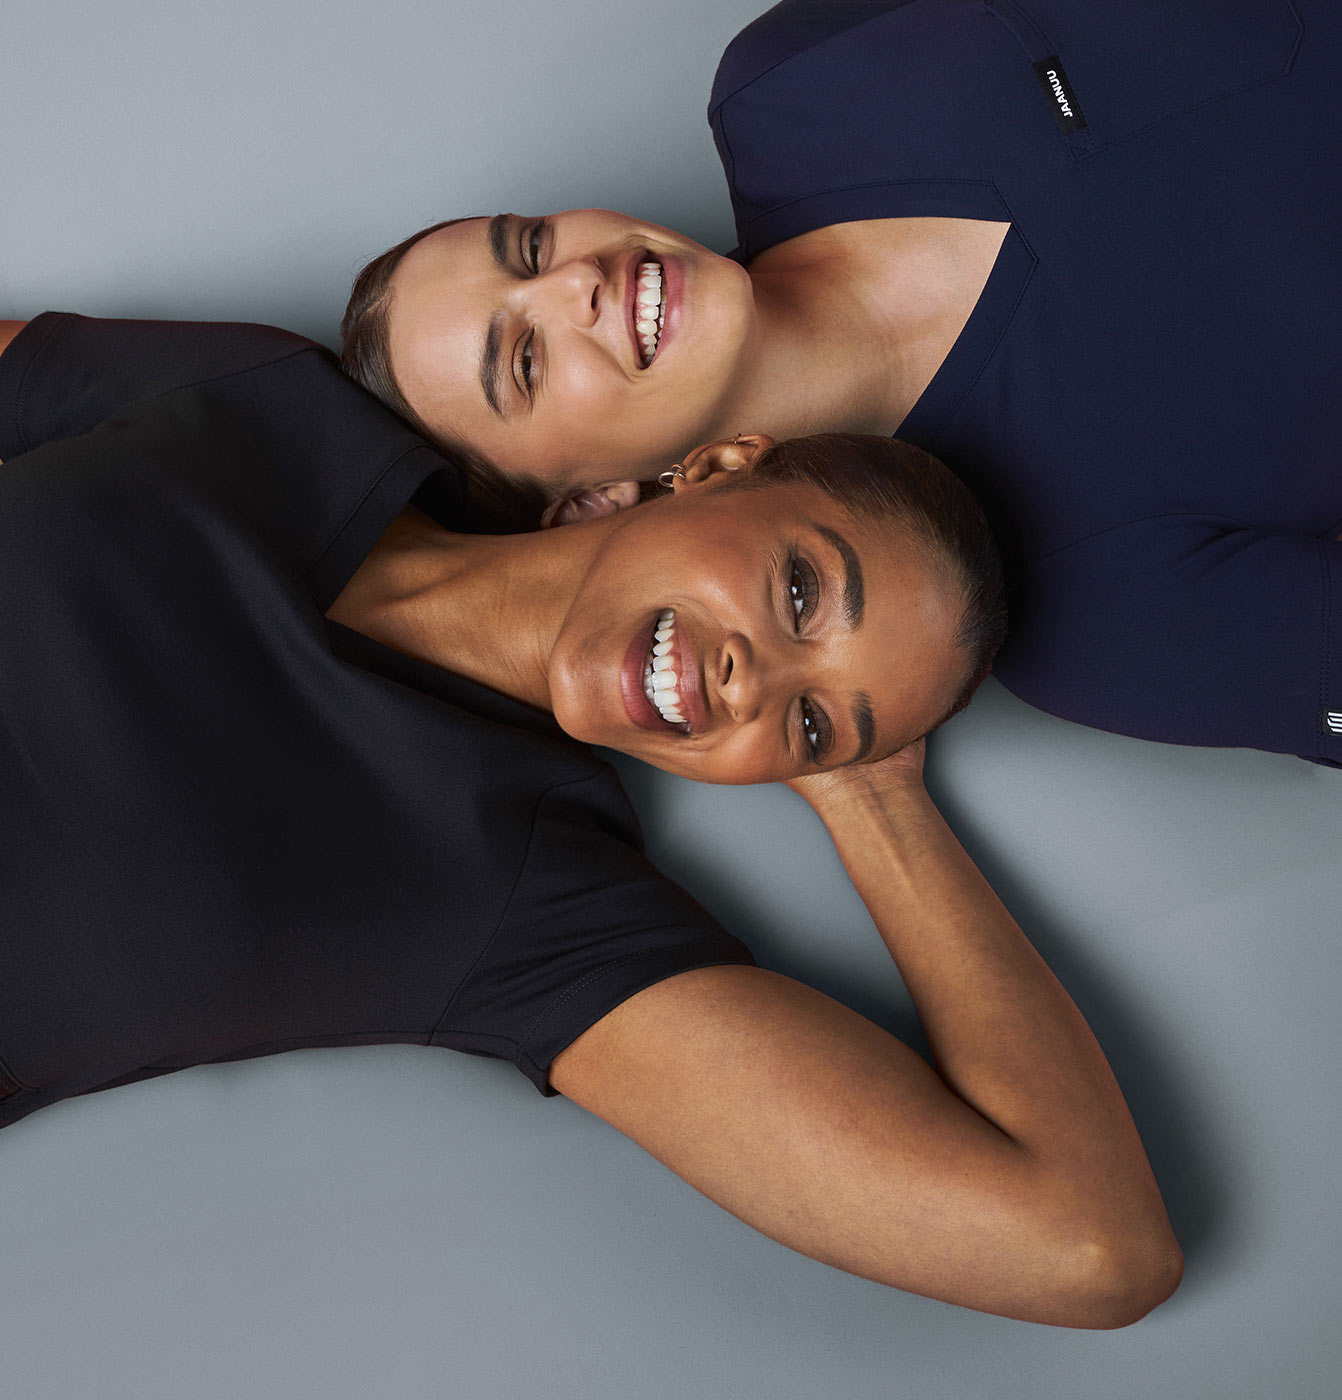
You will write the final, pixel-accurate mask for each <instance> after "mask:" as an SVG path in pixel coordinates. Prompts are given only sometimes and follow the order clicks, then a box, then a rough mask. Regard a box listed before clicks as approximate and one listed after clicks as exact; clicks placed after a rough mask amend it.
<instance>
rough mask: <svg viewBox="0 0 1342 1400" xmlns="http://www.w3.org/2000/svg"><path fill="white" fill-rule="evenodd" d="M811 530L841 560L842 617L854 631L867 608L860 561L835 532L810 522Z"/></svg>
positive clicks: (865, 588) (851, 548)
mask: <svg viewBox="0 0 1342 1400" xmlns="http://www.w3.org/2000/svg"><path fill="white" fill-rule="evenodd" d="M811 528H812V529H813V530H814V531H815V532H816V534H818V535H820V536H822V537H823V538H824V539H826V540H828V541H829V542H830V544H832V545H833V546H834V548H835V549H836V550H837V551H838V555H839V558H840V559H842V560H843V615H844V616H845V617H846V618H847V619H848V625H849V627H852V628H853V629H855V630H856V629H857V628H859V627H861V626H862V613H863V610H864V609H865V608H866V606H867V586H866V584H865V582H864V581H863V579H862V561H861V560H860V559H858V557H857V550H855V549H854V548H853V546H852V545H851V544H849V543H848V541H847V540H846V539H844V537H843V536H842V535H841V534H839V532H838V531H837V530H831V529H829V528H828V527H827V526H824V525H817V524H816V523H815V521H814V520H813V521H812V522H811Z"/></svg>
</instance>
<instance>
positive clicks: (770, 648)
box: [549, 476, 967, 783]
mask: <svg viewBox="0 0 1342 1400" xmlns="http://www.w3.org/2000/svg"><path fill="white" fill-rule="evenodd" d="M725 480H726V478H725V477H723V476H719V477H716V478H714V479H712V480H710V481H706V482H703V483H693V484H691V485H690V486H688V487H687V488H686V489H684V490H679V489H678V492H677V496H676V498H675V499H666V500H659V501H654V502H652V503H650V504H648V505H645V506H640V507H638V508H637V509H636V510H631V511H628V512H626V513H625V514H624V515H622V516H620V517H618V518H617V520H616V521H614V522H597V524H596V526H595V527H593V526H587V525H575V526H568V527H565V528H569V529H590V528H598V529H600V528H607V527H608V535H607V537H606V539H605V542H604V544H603V547H602V548H601V549H600V550H599V552H598V554H597V555H596V557H595V559H594V561H593V563H592V565H591V567H590V568H589V569H588V570H587V572H586V574H585V576H584V578H583V580H582V581H581V584H580V586H579V588H578V591H577V593H576V595H575V598H574V601H573V604H572V606H571V607H570V608H569V610H568V613H567V615H566V618H565V620H564V623H563V626H562V629H561V632H560V635H559V638H558V641H557V644H556V646H555V648H554V650H553V652H552V654H551V658H550V666H549V680H550V699H551V703H552V706H553V709H554V713H555V718H556V719H557V720H558V721H559V723H560V724H561V725H562V726H563V728H564V729H565V730H566V731H567V732H568V733H569V734H571V735H573V736H574V737H575V738H578V739H581V740H584V741H585V742H587V743H593V744H602V745H606V746H607V747H610V748H614V749H619V750H621V751H622V752H624V753H628V754H632V755H634V756H635V757H637V758H642V759H645V760H646V761H647V762H649V763H652V764H655V765H656V766H657V767H659V768H664V769H666V770H668V771H669V772H672V773H678V774H681V775H682V776H685V777H689V778H697V779H700V780H701V781H704V782H716V783H758V782H770V781H775V780H780V779H786V778H793V777H800V776H804V775H806V774H810V773H816V772H819V771H822V770H824V769H828V768H834V767H838V766H841V765H844V764H847V763H852V762H861V761H864V760H867V759H873V758H880V757H883V756H884V755H886V754H889V753H892V752H894V751H895V750H896V749H898V748H900V747H902V746H903V745H904V744H906V743H908V742H910V741H911V740H913V739H915V738H917V737H918V736H919V735H921V734H923V733H924V732H926V730H927V729H928V728H930V727H931V726H932V725H933V724H935V723H936V722H937V720H938V719H940V718H941V716H942V715H943V714H945V712H946V711H947V710H948V709H949V708H950V706H951V705H952V704H953V703H954V700H955V698H956V696H957V694H958V692H959V689H960V686H961V684H962V683H963V681H964V671H965V666H966V664H967V663H966V658H965V656H964V654H963V652H961V651H960V650H959V649H958V648H957V647H956V646H955V644H954V635H955V630H956V627H957V626H958V624H959V620H960V616H961V611H962V608H961V602H960V598H959V594H958V590H957V589H956V588H955V587H954V586H953V585H952V584H951V583H950V581H949V580H948V578H947V577H946V574H945V571H944V570H943V569H942V568H940V567H937V566H935V565H933V564H932V563H930V562H929V560H928V558H927V557H926V551H924V550H923V549H921V548H919V547H918V546H917V545H916V544H914V543H913V542H912V541H911V540H910V538H909V536H908V535H907V533H906V532H904V531H903V530H891V529H889V528H882V527H881V526H879V525H876V524H872V523H870V522H867V521H863V520H857V519H855V518H854V517H852V516H850V515H849V514H848V512H847V511H846V510H844V509H843V507H841V506H839V505H838V504H837V503H836V502H835V501H833V500H832V499H831V498H830V497H829V496H828V495H826V494H825V493H824V492H823V491H820V490H818V489H816V488H814V487H809V486H800V485H786V486H769V487H763V488H757V489H752V490H745V491H734V490H732V489H730V487H726V488H724V485H723V483H724V481H725ZM683 485H684V483H678V487H679V486H683ZM654 668H656V669H654ZM668 678H669V679H668Z"/></svg>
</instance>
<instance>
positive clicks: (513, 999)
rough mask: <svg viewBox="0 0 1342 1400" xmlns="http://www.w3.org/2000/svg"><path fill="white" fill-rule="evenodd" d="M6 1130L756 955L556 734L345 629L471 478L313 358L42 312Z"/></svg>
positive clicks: (6, 613)
mask: <svg viewBox="0 0 1342 1400" xmlns="http://www.w3.org/2000/svg"><path fill="white" fill-rule="evenodd" d="M0 460H3V466H0V1126H3V1125H4V1124H7V1123H10V1122H13V1121H14V1120H16V1119H18V1118H21V1117H23V1116H24V1115H25V1114H27V1113H30V1112H32V1111H33V1110H34V1109H36V1108H40V1107H42V1106H43V1105H45V1104H49V1103H52V1102H54V1101H55V1100H58V1099H62V1098H67V1097H69V1096H71V1095H73V1094H79V1093H85V1092H88V1091H90V1090H93V1089H100V1088H105V1087H109V1086H111V1085H113V1084H117V1083H125V1082H128V1081H131V1080H136V1079H142V1078H146V1077H148V1076H150V1075H154V1074H160V1073H164V1072H166V1071H169V1070H173V1069H179V1068H182V1067H183V1066H186V1065H191V1064H197V1063H202V1062H206V1061H218V1060H226V1059H235V1058H243V1057H248V1056H254V1055H264V1054H270V1053H274V1052H276V1051H280V1050H289V1049H294V1048H298V1047H304V1046H322V1045H351V1044H354V1045H357V1044H367V1043H373V1042H387V1041H402V1042H411V1043H417V1044H431V1045H441V1046H447V1047H450V1048H454V1049H459V1050H466V1051H470V1052H473V1053H477V1054H484V1055H491V1056H496V1057H499V1058H503V1059H508V1060H512V1061H513V1062H514V1063H515V1064H516V1065H517V1066H518V1067H519V1068H520V1069H521V1070H522V1071H523V1072H524V1073H525V1074H526V1075H527V1076H528V1077H529V1078H530V1079H531V1080H532V1082H533V1083H535V1084H536V1086H537V1087H538V1088H539V1089H541V1090H542V1091H543V1092H547V1093H548V1092H552V1091H550V1089H549V1087H548V1083H547V1071H548V1067H549V1064H550V1061H551V1060H552V1059H553V1057H554V1056H555V1055H556V1054H557V1053H558V1052H559V1051H560V1050H561V1049H562V1048H563V1047H564V1046H565V1045H567V1044H568V1043H569V1042H570V1041H572V1040H573V1039H574V1038H575V1037H576V1036H577V1035H578V1034H580V1033H581V1032H582V1031H583V1030H584V1029H586V1028H587V1027H588V1026H590V1025H591V1024H592V1023H593V1022H594V1021H596V1020H597V1019H599V1018H600V1017H601V1016H602V1015H603V1014H604V1013H605V1012H606V1011H608V1010H610V1009H611V1008H612V1007H614V1006H616V1005H617V1004H618V1003H619V1002H621V1001H622V1000H624V999H625V998H626V997H628V996H630V995H632V994H633V993H634V992H636V991H638V990H640V989H641V988H643V987H646V986H648V985H649V984H651V983H653V982H656V981H658V980H660V979H661V978H664V977H667V976H669V975H672V974H674V973H677V972H681V971H684V970H687V969H690V968H693V967H699V966H703V965H706V964H711V963H730V962H749V961H751V958H750V954H749V953H748V952H747V951H746V949H745V948H744V947H743V946H742V945H741V944H740V943H738V942H737V941H736V940H735V939H733V938H731V937H729V936H728V935H727V934H726V933H724V932H723V931H722V930H721V928H720V927H719V926H718V925H717V924H716V923H715V922H714V921H713V920H712V918H711V917H710V916H709V915H708V914H707V913H706V912H705V911H704V910H703V909H702V908H701V907H700V906H699V905H697V904H696V903H695V902H694V901H693V900H692V899H691V898H690V897H689V896H688V895H686V894H685V893H684V892H683V891H681V890H680V889H678V888H677V887H676V886H675V885H673V884H672V883H671V882H670V881H668V880H666V879H665V878H664V877H663V876H661V875H660V874H659V873H658V872H657V871H656V870H655V869H654V868H653V867H652V866H651V865H650V864H649V863H648V861H647V860H646V858H645V857H644V856H643V854H642V847H641V838H640V834H639V830H638V824H637V820H636V818H635V816H634V814H633V812H632V810H631V808H630V806H629V804H628V802H627V800H626V798H625V796H624V794H623V792H622V790H621V788H620V786H619V783H618V780H617V779H616V777H615V775H614V773H613V771H612V769H611V768H610V767H609V765H607V764H606V763H604V762H602V761H601V760H599V759H598V758H597V757H596V755H594V754H593V753H592V751H591V750H590V749H588V748H587V747H586V746H584V745H580V744H577V743H575V742H573V741H572V740H570V739H568V738H567V737H566V736H565V735H564V734H563V733H562V732H561V731H560V730H559V729H558V727H557V726H556V725H555V724H554V722H553V720H552V719H551V718H550V717H549V716H548V715H542V714H538V713H537V712H535V711H533V710H531V709H529V708H528V707H525V706H522V705H519V704H516V703H514V702H513V701H511V700H509V699H507V698H505V697H503V696H501V695H498V694H497V693H495V692H492V691H489V690H487V689H484V688H482V687H480V686H477V685H474V684H472V683H470V682H467V681H465V680H462V679H461V678H459V677H455V676H452V675H450V674H448V673H447V672H444V671H441V670H439V669H437V668H436V667H432V666H429V665H426V664H423V663H420V662H417V661H414V660H412V659H410V658H407V657H405V656H403V655H401V654H399V653H396V652H394V651H391V650H389V649H387V648H385V647H382V646H380V645H379V644H377V643H376V642H373V641H371V640H370V639H368V638H366V637H364V636H362V635H360V634H358V633H355V632H352V631H350V630H348V629H346V628H343V627H341V626H339V625H337V624H335V623H330V622H328V621H326V619H325V617H324V613H325V610H326V609H327V608H328V607H329V605H330V604H331V602H332V601H333V599H334V598H335V597H336V595H337V594H338V593H339V592H340V590H341V588H342V587H343V586H344V584H345V582H346V580H347V579H348V578H349V577H350V575H351V574H352V573H353V571H354V570H355V568H356V567H357V566H358V564H359V563H360V562H361V561H362V559H363V558H364V557H365V555H366V554H367V553H368V551H369V549H370V548H371V547H372V545H373V543H374V542H375V541H376V539H377V538H378V536H379V535H380V534H381V533H382V531H383V530H384V529H385V528H386V526H387V525H388V524H389V523H390V522H391V520H392V519H393V518H394V517H395V515H396V514H397V513H398V512H399V511H400V510H401V509H402V507H403V506H404V505H405V504H406V503H407V502H408V501H409V500H410V499H411V497H412V496H414V495H415V494H416V492H418V491H421V488H428V487H432V488H433V489H434V493H435V507H436V510H437V513H438V514H439V515H440V517H446V519H445V523H451V520H452V518H453V516H454V513H459V512H460V511H461V509H462V505H461V492H460V484H459V481H458V478H457V474H456V470H455V468H454V467H453V466H452V464H451V463H450V462H448V461H447V460H445V459H444V458H443V457H441V456H440V455H438V453H436V452H435V451H434V450H433V449H431V448H430V447H428V446H427V445H426V444H425V443H424V442H422V441H421V440H420V439H418V438H417V437H415V436H414V435H413V434H412V433H410V432H409V431H408V430H407V429H406V428H405V427H404V426H403V425H402V424H401V423H400V422H399V421H398V420H397V419H396V418H394V417H393V416H392V415H391V414H390V413H388V412H387V410H386V409H384V408H383V407H382V406H381V405H380V404H378V403H377V402H376V401H375V400H373V399H372V398H371V397H370V396H369V395H368V394H366V393H365V392H364V391H363V390H362V389H360V388H359V387H358V386H356V385H355V384H353V383H351V382H350V381H349V380H348V379H346V378H345V377H344V376H343V375H342V374H341V373H340V371H339V369H338V367H337V366H336V365H335V363H334V360H333V359H332V357H331V356H330V355H329V354H328V353H327V352H326V351H324V350H322V349H320V348H319V347H317V346H314V345H313V344H311V343H310V342H308V341H305V340H302V339H300V338H298V337H295V336H291V335H289V334H287V333H285V332H282V331H276V330H272V329H269V328H265V327H257V326H240V325H183V324H172V323H149V322H116V321H93V320H86V319H84V318H81V317H76V316H61V315H48V316H43V317H40V318H39V319H38V320H36V321H34V322H33V323H32V324H31V325H29V326H28V327H27V329H25V330H24V331H23V332H22V333H21V334H20V335H19V337H18V338H17V340H16V341H15V342H14V343H13V344H12V346H11V347H10V349H9V350H8V351H7V352H6V353H5V354H4V355H3V356H0Z"/></svg>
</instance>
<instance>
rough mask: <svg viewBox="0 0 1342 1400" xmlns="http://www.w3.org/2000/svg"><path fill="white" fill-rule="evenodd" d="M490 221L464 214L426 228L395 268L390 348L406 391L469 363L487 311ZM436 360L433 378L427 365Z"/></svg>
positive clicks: (427, 387)
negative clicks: (430, 229) (429, 377)
mask: <svg viewBox="0 0 1342 1400" xmlns="http://www.w3.org/2000/svg"><path fill="white" fill-rule="evenodd" d="M487 224H488V220H486V219H484V218H479V219H464V220H462V221H461V222H460V223H455V224H450V225H448V226H447V227H446V228H440V229H437V230H436V231H435V232H433V233H430V234H427V235H425V237H423V238H421V239H420V240H419V242H418V243H416V244H414V245H413V246H412V247H411V248H409V249H408V250H407V252H406V254H405V256H404V257H403V258H402V259H401V261H400V264H399V265H398V266H397V268H396V270H395V271H394V272H393V273H392V275H391V280H390V283H389V286H388V291H389V293H390V301H389V304H388V312H387V349H388V354H389V356H390V359H391V368H392V373H393V374H394V375H395V377H396V380H397V383H398V384H400V386H401V391H402V393H404V394H405V395H406V397H407V398H413V396H414V392H415V391H418V392H419V393H420V394H425V393H426V392H427V393H430V394H433V393H435V385H436V384H437V383H438V382H439V380H440V379H441V378H442V377H443V376H447V375H451V374H453V373H454V372H455V371H458V370H460V369H462V368H464V367H465V366H466V365H468V364H469V363H470V360H471V356H472V352H474V354H475V356H477V357H478V354H479V347H478V345H476V344H475V343H474V341H475V340H476V339H478V338H479V336H480V335H481V334H482V330H481V327H480V324H479V318H480V316H481V314H483V315H485V316H486V317H487V316H488V314H489V313H488V309H487V308H488V303H489V298H488V291H489V285H490V282H491V281H492V280H493V279H492V277H491V274H497V268H496V267H495V264H494V261H493V259H492V258H491V257H490V255H489V251H488V245H487V240H486V238H485V229H486V227H487ZM430 364H431V365H433V366H434V375H433V380H432V382H428V381H427V376H426V375H425V366H426V365H430Z"/></svg>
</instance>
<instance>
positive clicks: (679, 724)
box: [643, 608, 689, 734]
mask: <svg viewBox="0 0 1342 1400" xmlns="http://www.w3.org/2000/svg"><path fill="white" fill-rule="evenodd" d="M675 648H676V614H675V612H674V611H673V610H672V609H671V608H666V609H664V610H663V611H662V612H661V613H660V614H659V616H658V618H657V626H656V627H655V628H654V629H653V633H652V641H651V642H649V643H648V654H647V656H646V657H645V658H644V660H643V694H644V695H646V696H647V698H648V703H649V704H651V705H652V707H653V709H654V710H656V711H657V713H658V714H659V715H660V716H661V717H662V719H663V720H665V721H666V723H667V724H669V725H671V726H672V727H673V728H676V729H679V730H680V731H681V732H682V733H685V734H688V733H689V724H688V722H687V720H686V718H685V715H686V711H687V710H688V709H689V706H688V705H687V704H686V703H685V702H684V701H683V700H682V699H681V695H680V690H679V689H678V687H679V684H680V680H681V677H679V676H677V675H676V670H675V664H676V663H675Z"/></svg>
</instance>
